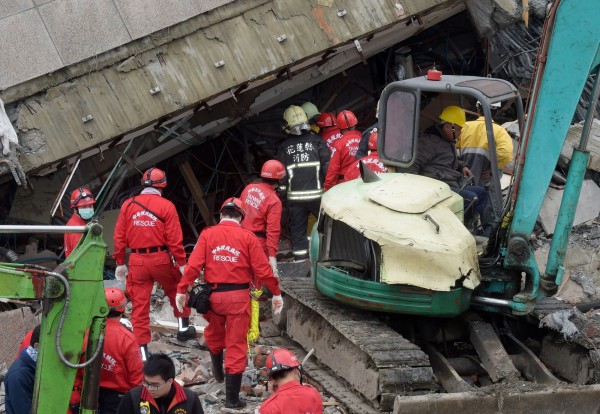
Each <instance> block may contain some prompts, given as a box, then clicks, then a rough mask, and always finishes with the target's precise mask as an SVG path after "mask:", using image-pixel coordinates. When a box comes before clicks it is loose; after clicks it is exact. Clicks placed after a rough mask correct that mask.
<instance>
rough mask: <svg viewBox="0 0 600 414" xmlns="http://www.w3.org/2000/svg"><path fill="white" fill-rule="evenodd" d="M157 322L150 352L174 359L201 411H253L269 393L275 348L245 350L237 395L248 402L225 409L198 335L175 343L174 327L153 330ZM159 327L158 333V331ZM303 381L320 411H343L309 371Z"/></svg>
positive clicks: (222, 389)
mask: <svg viewBox="0 0 600 414" xmlns="http://www.w3.org/2000/svg"><path fill="white" fill-rule="evenodd" d="M160 326H161V325H160V324H155V325H153V328H152V330H153V337H152V342H151V343H150V344H149V350H150V352H154V353H156V352H162V353H165V354H167V355H168V356H170V357H171V358H172V359H173V361H174V362H175V369H176V373H177V374H176V377H175V380H176V381H177V382H178V383H179V384H181V385H183V386H184V387H188V388H189V389H191V390H192V391H194V392H195V393H196V394H197V395H198V396H199V398H200V400H201V401H202V406H203V408H204V412H205V413H207V414H211V413H215V414H216V413H226V412H235V413H254V412H255V410H256V409H257V408H258V407H260V405H261V404H262V402H263V401H264V400H266V399H267V398H268V397H269V396H271V394H272V386H271V384H269V378H268V375H267V372H266V369H265V363H266V360H267V356H268V355H269V354H270V353H271V352H272V351H273V349H275V348H274V347H271V346H266V345H257V346H255V347H253V348H251V349H250V350H249V363H248V366H247V368H246V372H245V373H244V376H243V379H242V387H241V395H242V397H243V398H244V400H245V401H246V403H247V404H248V405H247V407H246V408H245V409H243V410H229V409H227V408H225V407H224V405H223V404H224V403H223V400H224V398H225V384H224V383H218V382H216V381H215V380H214V378H213V376H212V372H211V369H212V365H211V364H212V363H211V359H210V353H209V352H208V349H207V348H206V346H205V344H204V342H203V340H202V338H200V339H199V341H194V340H191V341H187V342H179V341H177V340H176V339H175V337H176V328H173V329H172V332H169V331H168V329H169V327H168V326H166V327H165V328H166V329H157V328H159V327H160ZM158 330H160V331H161V332H158ZM304 382H305V383H308V384H310V385H312V386H314V387H315V388H316V389H317V390H318V391H319V392H320V393H321V396H322V398H323V402H324V406H325V408H324V413H329V414H333V413H343V412H344V411H343V408H342V407H340V406H339V405H338V403H337V402H336V401H335V399H334V398H333V397H329V396H328V395H327V394H326V391H325V390H324V389H323V387H322V386H321V385H320V384H318V383H317V382H315V381H313V380H312V379H311V378H310V372H309V373H305V376H304Z"/></svg>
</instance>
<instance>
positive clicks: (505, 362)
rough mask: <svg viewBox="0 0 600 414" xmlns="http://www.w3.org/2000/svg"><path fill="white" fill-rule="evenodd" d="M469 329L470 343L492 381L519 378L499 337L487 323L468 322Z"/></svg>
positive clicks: (519, 375)
mask: <svg viewBox="0 0 600 414" xmlns="http://www.w3.org/2000/svg"><path fill="white" fill-rule="evenodd" d="M469 329H470V331H471V333H470V337H471V343H472V344H473V347H475V350H476V351H477V354H478V355H479V358H480V359H481V365H483V367H484V368H485V370H486V371H487V372H488V374H489V376H490V378H491V380H492V381H494V382H498V381H500V380H502V379H509V380H518V379H520V378H521V374H520V373H519V371H518V370H517V369H516V368H515V366H514V365H513V363H512V361H511V360H510V357H509V356H508V353H507V352H506V350H505V349H504V346H503V345H502V342H500V338H498V335H496V332H494V328H492V326H491V325H490V324H489V323H486V322H478V321H473V322H469Z"/></svg>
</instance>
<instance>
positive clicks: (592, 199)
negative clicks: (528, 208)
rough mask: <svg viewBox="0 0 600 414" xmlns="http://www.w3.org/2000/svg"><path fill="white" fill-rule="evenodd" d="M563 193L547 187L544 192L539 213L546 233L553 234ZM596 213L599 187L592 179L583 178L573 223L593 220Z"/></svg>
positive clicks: (599, 205)
mask: <svg viewBox="0 0 600 414" xmlns="http://www.w3.org/2000/svg"><path fill="white" fill-rule="evenodd" d="M563 193H564V190H562V189H560V190H559V189H555V188H548V191H547V192H546V198H544V202H543V203H542V208H541V209H540V215H539V218H540V220H541V223H542V227H543V228H544V231H545V232H546V234H554V228H555V227H556V218H557V216H558V210H559V208H560V203H561V200H562V196H563ZM598 213H600V187H598V185H597V184H596V183H594V182H593V181H592V180H585V181H584V182H583V186H582V188H581V195H580V196H579V203H578V204H577V211H576V213H575V220H574V221H573V225H574V226H576V225H578V224H581V223H585V222H586V221H589V220H593V219H595V218H596V217H598Z"/></svg>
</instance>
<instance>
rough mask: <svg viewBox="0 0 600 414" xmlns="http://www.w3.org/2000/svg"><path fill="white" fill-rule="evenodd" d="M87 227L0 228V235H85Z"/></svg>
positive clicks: (16, 226) (8, 226)
mask: <svg viewBox="0 0 600 414" xmlns="http://www.w3.org/2000/svg"><path fill="white" fill-rule="evenodd" d="M87 230H88V226H21V225H14V226H11V225H6V226H0V233H45V234H53V233H60V234H64V233H85V232H87Z"/></svg>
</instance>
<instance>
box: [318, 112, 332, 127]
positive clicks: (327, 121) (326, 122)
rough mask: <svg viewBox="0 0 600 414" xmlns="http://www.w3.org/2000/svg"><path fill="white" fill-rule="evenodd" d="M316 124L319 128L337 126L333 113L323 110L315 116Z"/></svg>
mask: <svg viewBox="0 0 600 414" xmlns="http://www.w3.org/2000/svg"><path fill="white" fill-rule="evenodd" d="M317 126H318V127H319V128H328V127H332V126H337V121H336V119H335V115H334V114H332V113H331V112H323V113H322V114H321V115H319V117H318V118H317Z"/></svg>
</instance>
